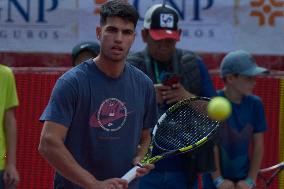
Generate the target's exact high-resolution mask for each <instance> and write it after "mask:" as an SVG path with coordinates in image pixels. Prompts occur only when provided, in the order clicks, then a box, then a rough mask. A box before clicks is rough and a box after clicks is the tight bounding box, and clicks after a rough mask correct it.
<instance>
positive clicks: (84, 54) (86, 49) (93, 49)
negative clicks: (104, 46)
mask: <svg viewBox="0 0 284 189" xmlns="http://www.w3.org/2000/svg"><path fill="white" fill-rule="evenodd" d="M99 53H100V45H99V44H98V43H97V42H90V41H86V42H82V43H79V44H77V45H76V46H74V47H73V49H72V66H73V67H74V66H77V65H78V64H80V63H82V62H84V61H85V60H88V59H90V58H95V57H96V56H98V54H99Z"/></svg>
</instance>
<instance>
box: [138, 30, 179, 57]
mask: <svg viewBox="0 0 284 189" xmlns="http://www.w3.org/2000/svg"><path fill="white" fill-rule="evenodd" d="M142 37H143V41H144V42H145V43H146V44H147V46H148V49H149V53H150V55H151V56H152V57H153V58H154V59H155V60H157V61H160V62H168V61H170V60H171V57H172V55H173V54H174V52H175V49H176V40H174V39H162V40H154V39H153V38H152V37H151V35H150V34H149V32H148V31H147V30H143V31H142Z"/></svg>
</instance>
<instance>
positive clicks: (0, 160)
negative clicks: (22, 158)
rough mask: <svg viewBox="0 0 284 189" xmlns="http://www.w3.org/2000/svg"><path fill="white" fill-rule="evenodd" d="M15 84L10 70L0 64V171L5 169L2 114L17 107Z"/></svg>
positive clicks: (4, 139)
mask: <svg viewBox="0 0 284 189" xmlns="http://www.w3.org/2000/svg"><path fill="white" fill-rule="evenodd" d="M18 104H19V102H18V96H17V91H16V83H15V78H14V75H13V72H12V70H11V69H10V68H9V67H7V66H4V65H1V64H0V170H3V169H4V168H5V166H4V164H5V154H6V143H5V141H6V138H5V131H4V112H5V111H6V110H8V109H9V108H12V107H15V106H18Z"/></svg>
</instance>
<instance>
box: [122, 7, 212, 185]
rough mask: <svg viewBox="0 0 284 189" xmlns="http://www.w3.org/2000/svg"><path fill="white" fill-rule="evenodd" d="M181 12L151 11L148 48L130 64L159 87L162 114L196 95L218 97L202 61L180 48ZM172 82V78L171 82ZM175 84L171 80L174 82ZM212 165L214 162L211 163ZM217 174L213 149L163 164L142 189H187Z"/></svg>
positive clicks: (147, 17) (146, 21)
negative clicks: (205, 175)
mask: <svg viewBox="0 0 284 189" xmlns="http://www.w3.org/2000/svg"><path fill="white" fill-rule="evenodd" d="M178 20H179V16H178V13H177V11H176V10H175V9H174V8H172V7H171V6H168V5H162V4H156V5H153V6H152V7H150V8H149V9H148V11H147V12H146V15H145V19H144V28H143V30H142V31H141V32H142V33H141V34H142V37H143V41H144V42H145V43H146V45H147V46H146V48H145V50H143V51H142V52H137V53H134V54H131V55H130V56H129V57H128V60H129V61H130V62H131V63H132V64H133V65H135V66H136V67H138V68H139V69H141V70H142V71H143V72H144V73H146V74H147V75H148V76H149V77H150V78H151V79H152V81H153V82H154V83H155V85H154V87H155V90H156V96H157V103H158V108H159V114H162V113H164V112H165V110H166V109H167V108H168V107H169V106H170V105H171V104H173V103H176V102H178V101H180V100H182V99H184V98H187V97H191V96H194V95H198V96H207V97H211V96H214V95H215V90H214V87H213V84H212V82H211V80H210V77H209V74H208V71H207V69H206V67H205V65H204V64H203V62H202V60H201V58H200V57H198V56H197V55H196V54H194V53H193V52H190V51H187V50H183V49H178V48H176V43H177V41H179V39H180V35H181V29H179V28H178ZM167 75H168V76H169V77H171V75H175V76H174V77H175V78H180V81H179V82H176V83H173V85H171V86H169V85H167V84H165V82H163V78H167ZM169 79H170V78H169ZM170 80H171V79H170ZM210 161H211V162H210ZM212 170H214V158H213V147H212V145H208V146H204V148H203V149H202V150H200V151H199V152H198V153H196V154H191V155H190V156H188V155H184V156H178V157H174V158H169V159H165V160H161V161H159V162H157V163H156V165H155V169H154V170H152V171H151V173H150V174H149V175H147V176H145V177H143V178H142V179H141V185H140V188H141V189H166V188H170V189H187V188H188V187H192V186H193V183H194V182H195V181H196V176H197V173H198V172H204V171H206V172H207V171H212Z"/></svg>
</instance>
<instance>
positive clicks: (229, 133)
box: [220, 123, 253, 158]
mask: <svg viewBox="0 0 284 189" xmlns="http://www.w3.org/2000/svg"><path fill="white" fill-rule="evenodd" d="M252 135H253V126H252V125H250V124H249V123H247V124H246V126H245V127H243V129H241V130H240V131H238V130H237V129H234V128H232V127H230V126H228V125H227V124H225V125H224V127H223V128H222V129H221V130H220V136H221V137H220V140H221V141H220V142H221V145H222V147H223V148H224V149H225V151H226V152H227V153H228V156H229V157H231V158H233V157H237V156H240V155H243V154H246V153H247V148H246V147H247V146H249V143H250V140H251V137H252Z"/></svg>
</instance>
